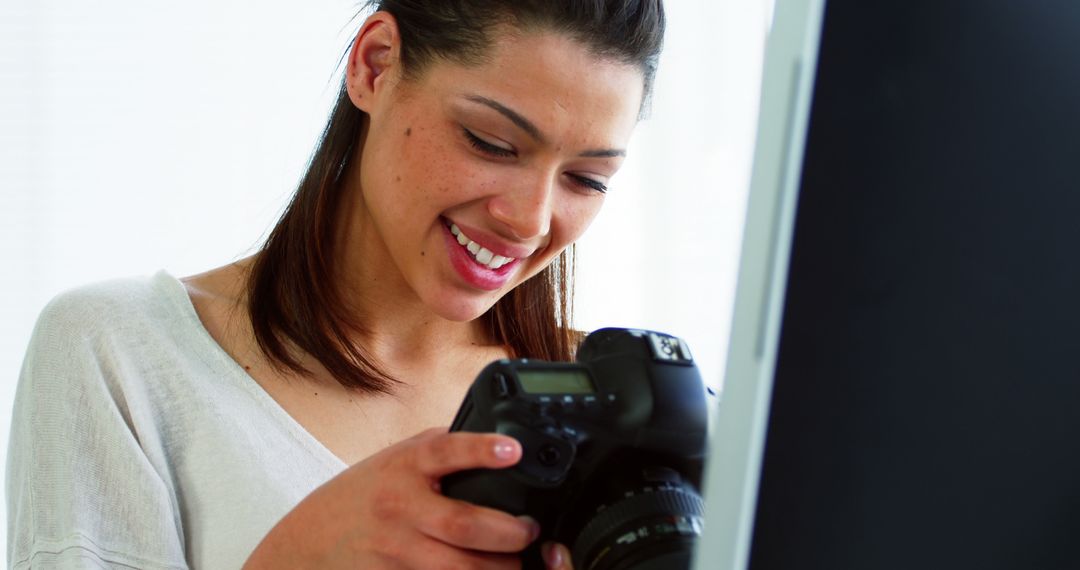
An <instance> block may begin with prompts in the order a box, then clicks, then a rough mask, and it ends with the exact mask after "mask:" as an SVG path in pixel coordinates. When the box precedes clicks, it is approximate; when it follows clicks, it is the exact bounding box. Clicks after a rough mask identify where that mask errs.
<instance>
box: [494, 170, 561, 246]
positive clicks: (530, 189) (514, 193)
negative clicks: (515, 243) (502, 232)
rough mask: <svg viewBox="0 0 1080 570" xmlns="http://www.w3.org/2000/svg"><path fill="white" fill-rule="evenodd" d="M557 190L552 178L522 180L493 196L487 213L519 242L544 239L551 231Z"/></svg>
mask: <svg viewBox="0 0 1080 570" xmlns="http://www.w3.org/2000/svg"><path fill="white" fill-rule="evenodd" d="M555 188H556V186H555V180H554V178H553V177H552V176H549V175H548V176H536V177H530V178H528V179H519V180H517V183H514V184H510V185H508V187H506V189H505V190H503V191H501V192H499V193H498V194H496V195H495V196H492V198H491V200H490V201H489V202H488V211H489V212H490V213H491V216H492V217H494V218H495V219H496V220H498V221H499V222H501V223H502V224H503V225H505V227H506V230H507V231H508V233H509V234H511V236H512V237H514V238H516V239H520V240H527V239H532V238H536V237H541V236H545V235H547V233H548V231H549V230H550V229H551V212H552V200H553V199H554V193H555Z"/></svg>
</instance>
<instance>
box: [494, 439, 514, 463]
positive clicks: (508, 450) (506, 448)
mask: <svg viewBox="0 0 1080 570" xmlns="http://www.w3.org/2000/svg"><path fill="white" fill-rule="evenodd" d="M515 447H517V446H515V445H514V444H512V443H510V442H508V441H499V442H498V443H496V444H495V457H498V458H499V459H512V458H513V457H514V456H515V455H517V450H516V449H514V448H515Z"/></svg>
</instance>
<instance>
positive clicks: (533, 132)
mask: <svg viewBox="0 0 1080 570" xmlns="http://www.w3.org/2000/svg"><path fill="white" fill-rule="evenodd" d="M465 98H466V99H468V100H469V101H472V102H473V103H479V104H481V105H485V106H487V107H490V108H492V109H495V110H496V111H498V112H499V113H500V114H502V115H503V116H504V117H506V118H507V119H510V122H512V123H514V124H515V125H517V126H518V128H520V129H521V130H523V131H525V132H526V133H528V134H529V136H530V137H532V138H533V139H535V140H536V141H537V142H541V143H547V139H546V138H545V137H544V135H543V133H541V132H540V129H538V128H536V125H534V124H532V122H531V121H529V120H528V119H526V118H525V117H522V116H521V115H520V114H519V113H518V112H517V111H514V110H513V109H510V108H509V107H507V106H506V105H503V104H502V103H499V102H498V101H494V100H492V99H488V98H487V97H483V96H481V95H471V94H470V95H466V96H465Z"/></svg>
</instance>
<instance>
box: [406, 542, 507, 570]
mask: <svg viewBox="0 0 1080 570" xmlns="http://www.w3.org/2000/svg"><path fill="white" fill-rule="evenodd" d="M394 559H396V560H399V561H401V562H402V563H403V566H404V567H407V568H411V569H415V570H426V569H429V568H433V567H436V566H437V567H439V568H476V569H479V570H521V557H520V556H518V555H517V554H516V553H515V554H493V553H487V552H474V551H469V550H462V549H460V548H454V547H452V546H449V545H447V544H444V543H442V542H439V541H437V540H434V539H426V538H419V539H417V538H413V539H412V540H408V541H405V544H403V546H402V548H401V549H400V551H399V552H397V553H396V555H395V556H394Z"/></svg>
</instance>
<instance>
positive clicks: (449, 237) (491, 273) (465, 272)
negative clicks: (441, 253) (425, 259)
mask: <svg viewBox="0 0 1080 570" xmlns="http://www.w3.org/2000/svg"><path fill="white" fill-rule="evenodd" d="M443 230H444V231H443V234H444V237H445V239H446V250H447V254H448V256H449V259H450V264H451V265H452V266H453V267H454V270H455V271H457V273H458V275H460V276H461V278H462V279H463V280H465V282H466V283H468V284H469V285H472V286H474V287H476V288H478V289H483V290H485V291H494V290H497V289H499V288H501V287H503V286H504V285H506V284H507V282H509V281H510V278H511V277H513V276H514V273H515V270H516V269H517V267H518V266H519V265H520V263H519V260H518V258H516V257H507V256H504V255H499V254H496V253H494V252H492V250H491V249H488V248H487V247H485V246H483V245H480V243H479V242H476V241H474V240H473V239H472V238H470V237H468V236H467V235H466V234H465V233H464V232H462V231H461V229H460V228H458V227H457V225H456V224H453V223H450V225H446V224H443ZM492 247H494V248H495V249H500V248H499V247H498V246H492Z"/></svg>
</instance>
